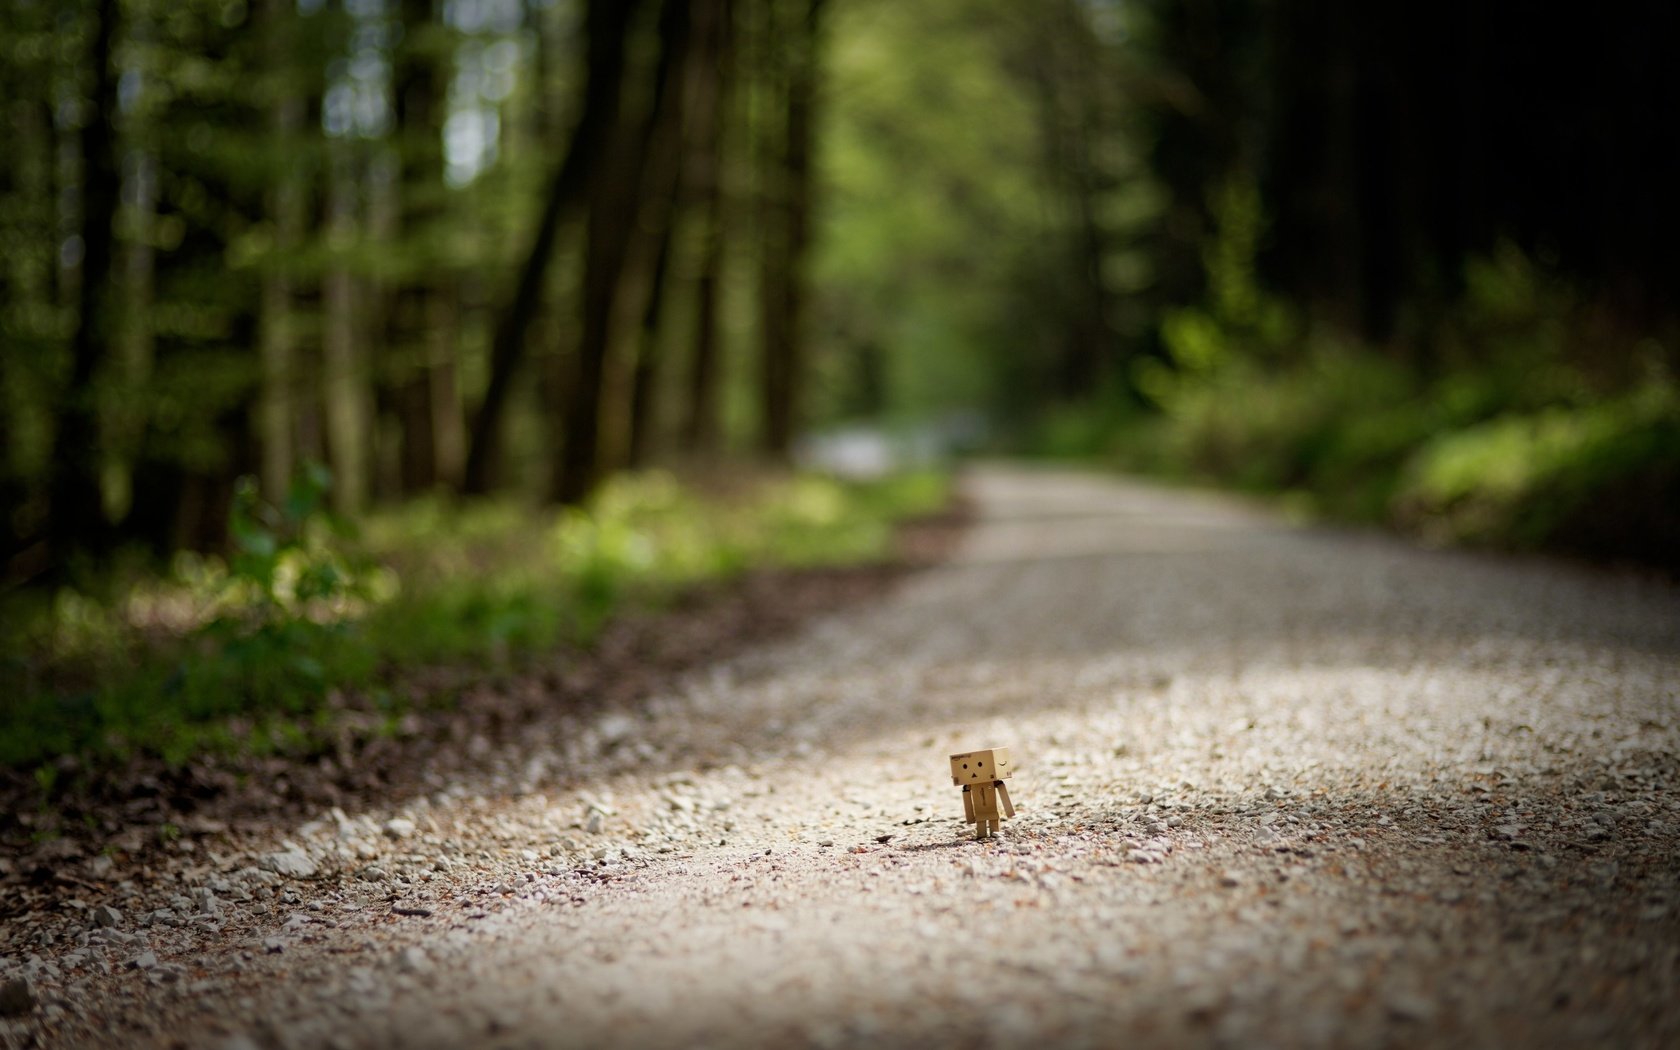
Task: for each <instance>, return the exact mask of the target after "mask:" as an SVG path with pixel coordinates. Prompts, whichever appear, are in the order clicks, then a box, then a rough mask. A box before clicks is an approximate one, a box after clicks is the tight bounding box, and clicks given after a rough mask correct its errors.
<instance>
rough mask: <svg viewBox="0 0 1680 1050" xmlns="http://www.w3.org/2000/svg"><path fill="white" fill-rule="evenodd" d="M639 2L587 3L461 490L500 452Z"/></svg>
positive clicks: (483, 480) (486, 474)
mask: <svg viewBox="0 0 1680 1050" xmlns="http://www.w3.org/2000/svg"><path fill="white" fill-rule="evenodd" d="M639 3H640V0H589V7H588V12H587V14H586V15H585V35H586V38H587V44H586V47H587V52H588V55H587V64H588V73H587V75H586V78H585V82H584V99H583V111H582V113H581V114H580V115H579V117H578V122H577V125H576V126H575V127H574V128H573V130H572V140H571V143H570V144H569V145H568V146H567V149H566V155H565V157H564V159H562V160H561V162H560V165H559V167H557V168H556V169H555V172H554V176H553V178H552V179H551V180H550V181H549V188H548V197H547V199H546V201H545V202H544V204H543V210H542V215H541V216H540V217H539V219H538V221H537V233H536V236H535V237H534V238H533V239H532V241H531V248H530V250H529V251H528V252H527V253H526V256H525V262H524V264H523V265H522V266H521V267H520V270H519V277H518V279H517V281H516V282H515V284H514V289H513V295H512V296H511V298H510V299H509V301H508V303H507V304H506V305H505V306H504V307H503V308H502V309H501V310H500V311H499V312H498V315H497V319H496V328H495V332H494V334H493V335H492V337H491V342H490V381H489V385H488V386H487V387H486V388H485V391H484V399H483V401H481V402H480V403H479V408H478V413H477V415H476V416H475V417H474V419H473V426H472V440H471V443H470V446H469V448H468V452H467V463H466V467H465V470H464V472H463V476H462V480H461V488H462V491H464V492H467V493H485V492H488V491H489V490H490V484H491V474H492V471H493V468H494V465H495V462H496V460H497V458H498V456H499V453H500V444H501V425H502V417H503V415H504V413H505V411H506V409H507V399H508V394H509V392H510V391H511V389H512V384H513V377H514V373H515V372H517V371H518V369H519V365H520V363H521V361H522V360H523V359H524V356H525V332H526V329H527V328H528V327H529V326H530V323H531V318H532V317H533V316H534V315H535V314H536V312H537V307H538V304H539V302H540V299H541V294H542V288H543V281H544V278H545V277H546V276H547V274H548V264H549V262H550V260H551V259H552V258H553V256H554V244H555V241H556V240H557V239H558V238H559V235H560V227H561V226H562V225H563V224H564V223H565V220H566V219H567V218H568V217H569V216H570V215H571V214H572V212H573V211H575V210H576V208H577V206H578V204H579V203H581V201H582V197H583V193H584V190H585V189H586V188H587V187H588V185H589V182H590V174H591V172H592V171H593V170H594V168H595V166H596V162H597V160H598V155H599V154H600V153H601V152H602V149H603V146H604V145H605V144H606V143H607V141H608V139H609V138H610V135H611V132H612V130H613V128H614V127H615V126H616V125H617V123H618V110H619V101H620V97H621V95H622V89H623V73H624V44H625V38H626V37H627V36H628V34H629V29H630V22H631V19H632V16H633V15H634V14H635V9H636V7H637V6H638V5H639Z"/></svg>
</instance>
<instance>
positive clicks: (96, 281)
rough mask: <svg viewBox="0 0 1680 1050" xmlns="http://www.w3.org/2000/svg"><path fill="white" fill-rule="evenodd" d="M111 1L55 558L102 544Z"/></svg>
mask: <svg viewBox="0 0 1680 1050" xmlns="http://www.w3.org/2000/svg"><path fill="white" fill-rule="evenodd" d="M116 28H117V4H116V0H98V2H97V3H96V5H95V7H94V25H93V34H92V39H91V40H90V42H89V47H88V66H89V69H90V70H91V71H92V77H93V83H92V94H93V105H92V108H91V110H90V112H89V114H88V117H87V122H86V123H85V124H83V125H82V133H81V161H82V185H81V205H82V229H81V237H82V263H81V286H80V288H79V290H78V293H77V304H76V305H77V310H76V313H77V316H76V331H75V335H74V336H73V338H72V340H71V362H70V378H69V384H68V387H67V389H66V392H65V396H64V402H63V404H62V406H61V407H60V411H59V417H58V430H57V433H56V434H55V435H54V438H53V455H52V468H51V470H52V481H51V485H50V487H49V500H50V503H49V508H50V509H49V512H48V514H49V517H48V523H49V524H48V527H49V530H50V535H51V540H52V545H53V547H54V548H55V554H56V555H58V556H59V557H61V558H62V557H64V556H68V555H70V554H71V553H73V552H76V551H86V552H91V553H100V552H101V551H102V550H103V549H104V548H105V546H106V545H107V544H108V543H109V541H110V532H109V530H108V528H107V527H106V524H105V512H104V506H103V500H102V497H101V495H100V486H99V472H100V459H99V433H98V431H99V420H98V413H97V412H96V407H95V398H94V390H93V379H94V376H95V374H96V373H97V372H98V370H99V368H100V366H101V365H102V364H104V362H105V361H106V360H107V359H108V358H109V357H110V356H111V332H112V328H113V326H112V324H111V317H110V299H111V294H110V293H111V259H112V249H113V239H114V232H113V228H112V223H113V220H114V219H115V217H116V211H117V191H118V188H119V186H118V175H117V164H116V142H115V133H114V129H113V128H112V123H111V122H112V118H113V116H114V115H115V113H116V110H117V97H116V79H115V78H114V77H112V75H111V46H112V41H113V39H114V37H115V36H116Z"/></svg>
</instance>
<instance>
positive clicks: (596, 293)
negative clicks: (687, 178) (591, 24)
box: [553, 0, 690, 503]
mask: <svg viewBox="0 0 1680 1050" xmlns="http://www.w3.org/2000/svg"><path fill="white" fill-rule="evenodd" d="M689 25H690V20H689V4H688V0H666V3H665V5H664V7H663V8H662V9H661V11H660V17H659V40H660V49H659V64H658V67H657V69H656V71H655V74H654V85H653V98H652V100H651V104H650V106H649V109H648V112H647V114H646V116H645V118H644V119H643V121H642V122H641V126H639V127H637V126H634V124H633V123H632V122H628V121H622V122H620V125H619V127H618V128H617V129H616V130H615V134H614V135H613V138H612V140H611V141H610V142H609V143H608V145H607V148H606V151H605V157H604V159H603V162H602V163H601V165H600V166H599V167H597V168H596V170H595V171H594V172H593V173H592V174H593V178H592V179H591V180H590V187H589V219H588V223H587V228H586V230H585V234H584V261H583V283H582V288H581V294H580V299H581V309H582V314H583V316H582V321H581V324H580V326H579V334H578V353H577V381H576V383H575V384H574V385H573V387H572V390H571V395H572V400H571V402H570V403H569V404H568V405H566V406H565V411H566V418H565V443H564V445H563V446H562V447H561V449H560V457H559V461H558V471H557V473H556V475H555V478H554V490H553V495H554V498H555V499H556V500H558V501H559V502H561V503H578V502H581V501H582V500H583V499H584V497H586V496H588V495H589V493H590V491H591V490H592V489H593V488H594V486H595V483H596V481H597V480H598V478H599V475H600V472H601V468H602V462H601V456H600V449H601V421H602V411H601V409H602V406H603V402H604V400H605V394H606V375H607V363H608V357H609V354H610V353H611V351H612V347H613V342H614V339H615V338H616V336H617V334H618V332H617V322H618V320H619V313H620V310H621V300H622V298H623V296H624V293H625V290H626V263H627V261H628V260H629V258H630V250H631V247H632V243H633V239H634V237H635V233H636V229H637V227H638V225H639V223H640V221H641V219H642V218H643V217H645V216H647V215H648V214H649V212H651V211H652V210H653V209H652V208H651V207H648V206H647V205H648V204H650V203H651V202H652V201H653V199H654V198H655V197H656V196H658V194H659V193H660V192H665V193H667V194H668V193H670V192H674V189H675V186H674V184H673V183H672V182H671V179H670V176H669V173H667V172H664V171H660V170H657V165H655V164H652V163H650V156H651V155H652V154H653V152H654V149H655V146H656V145H663V144H664V143H663V142H662V141H661V140H662V138H664V137H665V136H664V129H665V128H666V127H668V126H669V125H668V123H667V122H668V121H671V120H673V119H674V120H675V121H676V133H677V134H678V135H680V133H681V122H680V114H681V109H680V99H681V95H682V91H683V88H684V84H683V64H684V62H685V61H686V57H687V52H688V47H689V36H690V34H689ZM671 163H675V157H674V155H673V156H672V158H671Z"/></svg>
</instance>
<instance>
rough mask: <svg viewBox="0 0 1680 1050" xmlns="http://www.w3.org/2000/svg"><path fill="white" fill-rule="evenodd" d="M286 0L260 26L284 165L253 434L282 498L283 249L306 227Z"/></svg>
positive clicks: (274, 493) (265, 289) (265, 473)
mask: <svg viewBox="0 0 1680 1050" xmlns="http://www.w3.org/2000/svg"><path fill="white" fill-rule="evenodd" d="M293 8H294V5H293V3H292V2H291V0H267V3H266V4H265V5H264V6H263V9H262V16H263V21H264V22H265V23H267V24H266V25H264V26H263V29H264V33H265V36H266V37H267V43H268V47H269V62H270V67H269V70H268V72H269V76H271V77H272V78H274V80H275V91H274V102H273V108H272V111H271V113H270V115H269V119H270V126H271V127H272V129H273V134H274V138H275V141H276V142H277V143H278V145H279V147H280V149H281V151H282V160H281V162H280V163H281V170H280V171H279V173H278V174H277V176H276V181H275V185H274V187H273V190H272V191H271V193H270V195H269V213H270V219H271V221H272V222H273V225H274V252H275V257H274V258H272V259H270V260H269V264H268V266H267V268H266V270H265V271H264V273H263V277H262V298H261V310H262V317H261V321H260V322H259V324H260V328H261V335H260V336H259V337H258V347H259V354H260V357H261V362H262V382H261V386H260V388H259V392H258V395H257V434H258V445H259V448H260V449H261V456H262V459H261V463H262V467H261V470H260V472H259V477H260V479H261V483H262V492H263V495H264V496H265V497H267V498H268V499H270V500H279V499H280V498H282V497H283V496H284V495H285V492H286V487H287V485H289V484H290V483H291V476H292V460H293V451H294V447H295V441H294V436H293V422H294V420H295V418H296V415H297V406H296V404H295V403H294V393H295V378H294V375H293V372H294V361H293V356H294V353H295V351H294V346H293V344H294V342H295V336H294V333H293V324H292V282H291V279H290V277H289V276H288V275H287V272H286V270H287V267H288V266H289V265H290V263H291V260H290V257H289V255H288V253H289V252H290V251H292V250H293V249H294V248H295V247H296V245H297V242H298V239H299V238H300V236H301V235H302V229H303V187H302V185H301V182H300V179H299V175H298V171H297V160H296V149H297V137H298V132H299V131H301V130H302V127H303V99H302V98H301V97H299V96H298V94H297V93H296V91H295V90H293V87H292V84H291V77H290V61H291V59H290V56H291V53H292V47H291V43H292V38H291V34H290V32H289V30H290V28H291V23H290V16H291V12H292V10H293Z"/></svg>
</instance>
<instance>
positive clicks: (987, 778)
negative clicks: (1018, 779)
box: [951, 747, 1015, 784]
mask: <svg viewBox="0 0 1680 1050" xmlns="http://www.w3.org/2000/svg"><path fill="white" fill-rule="evenodd" d="M1014 775H1015V764H1014V761H1013V760H1012V759H1011V758H1010V757H1009V749H1008V748H1007V747H993V748H987V749H986V750H985V751H967V752H964V753H963V754H960V755H952V756H951V783H953V784H990V783H991V782H992V781H994V780H1008V779H1009V778H1010V777H1012V776H1014Z"/></svg>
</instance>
